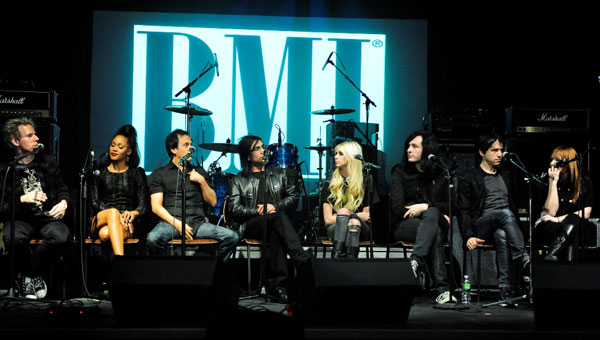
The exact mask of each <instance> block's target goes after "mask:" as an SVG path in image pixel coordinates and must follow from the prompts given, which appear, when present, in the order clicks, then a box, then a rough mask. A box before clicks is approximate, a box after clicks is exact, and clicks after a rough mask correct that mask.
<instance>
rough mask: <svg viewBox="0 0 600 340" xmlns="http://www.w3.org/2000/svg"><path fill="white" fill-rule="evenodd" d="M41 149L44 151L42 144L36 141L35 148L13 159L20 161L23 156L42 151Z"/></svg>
mask: <svg viewBox="0 0 600 340" xmlns="http://www.w3.org/2000/svg"><path fill="white" fill-rule="evenodd" d="M42 151H44V144H42V143H38V146H37V148H35V149H33V150H31V151H29V152H26V153H24V154H22V155H21V156H16V157H15V159H14V160H15V161H20V160H21V159H23V158H26V157H29V156H31V155H35V154H36V153H38V152H42Z"/></svg>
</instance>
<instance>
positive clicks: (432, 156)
mask: <svg viewBox="0 0 600 340" xmlns="http://www.w3.org/2000/svg"><path fill="white" fill-rule="evenodd" d="M427 159H428V160H430V161H437V160H438V158H437V157H436V156H435V155H434V154H432V153H430V154H429V156H427Z"/></svg>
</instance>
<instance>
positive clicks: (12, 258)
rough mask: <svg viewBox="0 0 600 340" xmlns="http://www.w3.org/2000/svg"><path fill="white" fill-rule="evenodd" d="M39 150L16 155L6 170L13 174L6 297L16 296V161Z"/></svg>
mask: <svg viewBox="0 0 600 340" xmlns="http://www.w3.org/2000/svg"><path fill="white" fill-rule="evenodd" d="M38 151H40V150H37V149H35V150H33V151H29V152H27V153H24V154H22V155H20V156H16V157H15V158H14V159H13V160H12V161H11V162H10V165H9V166H8V169H6V171H9V170H10V169H11V168H12V171H13V176H12V195H11V213H10V277H9V279H10V288H9V289H8V297H11V298H14V297H16V294H15V289H14V287H13V282H15V210H16V198H15V197H16V189H17V162H18V161H20V160H21V159H24V158H27V157H29V156H32V155H35V154H36V153H38ZM0 204H1V202H0Z"/></svg>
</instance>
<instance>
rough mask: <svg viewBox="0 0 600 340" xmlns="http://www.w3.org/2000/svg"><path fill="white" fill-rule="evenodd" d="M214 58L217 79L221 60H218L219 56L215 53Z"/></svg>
mask: <svg viewBox="0 0 600 340" xmlns="http://www.w3.org/2000/svg"><path fill="white" fill-rule="evenodd" d="M213 56H214V57H215V69H216V71H217V77H218V76H219V60H218V59H217V54H216V53H214V54H213Z"/></svg>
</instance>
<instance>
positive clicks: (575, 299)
mask: <svg viewBox="0 0 600 340" xmlns="http://www.w3.org/2000/svg"><path fill="white" fill-rule="evenodd" d="M599 302H600V263H597V262H557V263H552V262H537V263H535V264H534V266H533V307H534V317H535V324H536V326H537V327H540V328H553V329H567V328H568V329H574V328H594V329H598V328H600V324H599V323H598V320H597V319H598V317H597V315H596V313H595V312H594V309H595V307H596V306H598V303H599Z"/></svg>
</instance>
